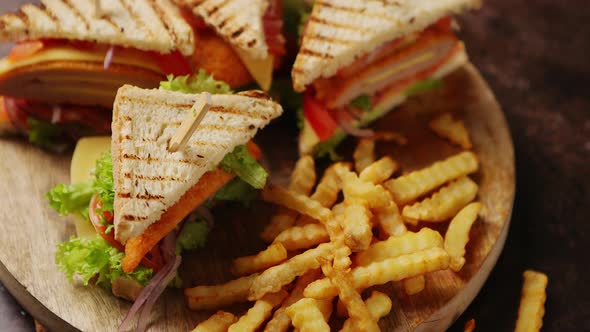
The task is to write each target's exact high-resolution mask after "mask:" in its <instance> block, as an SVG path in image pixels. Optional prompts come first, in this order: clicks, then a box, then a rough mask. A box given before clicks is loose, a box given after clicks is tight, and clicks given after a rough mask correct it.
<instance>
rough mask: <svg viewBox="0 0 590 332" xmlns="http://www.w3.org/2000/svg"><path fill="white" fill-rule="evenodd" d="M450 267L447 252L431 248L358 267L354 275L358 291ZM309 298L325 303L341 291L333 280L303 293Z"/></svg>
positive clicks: (318, 281)
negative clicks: (325, 300) (321, 300)
mask: <svg viewBox="0 0 590 332" xmlns="http://www.w3.org/2000/svg"><path fill="white" fill-rule="evenodd" d="M448 267H449V255H448V254H447V252H446V251H444V249H441V248H431V249H427V250H422V251H418V252H415V253H412V254H408V255H403V256H399V257H395V258H389V259H386V260H384V261H380V262H375V263H371V264H369V265H367V266H358V267H355V268H353V269H352V271H351V272H350V278H351V280H352V283H353V286H354V288H356V289H359V290H361V289H365V288H367V287H370V286H374V285H382V284H385V283H387V282H390V281H400V280H402V279H406V278H411V277H415V276H418V275H422V274H425V273H428V272H434V271H438V270H445V269H447V268H448ZM303 294H304V296H305V297H311V298H316V299H325V298H329V297H332V296H336V295H337V294H338V289H337V288H336V287H335V286H334V285H332V283H331V282H330V280H329V279H327V278H324V279H320V280H317V281H314V282H312V283H311V284H309V286H307V288H305V291H304V292H303Z"/></svg>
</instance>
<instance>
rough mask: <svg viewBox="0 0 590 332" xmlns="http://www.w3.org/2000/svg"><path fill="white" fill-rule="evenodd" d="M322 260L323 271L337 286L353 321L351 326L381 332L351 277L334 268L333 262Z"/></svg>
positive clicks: (359, 329) (358, 329)
mask: <svg viewBox="0 0 590 332" xmlns="http://www.w3.org/2000/svg"><path fill="white" fill-rule="evenodd" d="M320 260H321V261H322V271H323V272H324V274H325V275H326V276H327V277H328V278H329V280H330V281H331V283H332V285H335V286H336V288H337V290H338V297H339V298H340V300H342V302H343V303H344V305H345V306H346V310H347V311H348V314H349V316H350V320H351V321H352V323H351V324H353V325H355V327H356V330H357V331H380V329H379V325H377V320H376V319H374V318H373V317H372V316H371V312H370V311H369V308H368V307H367V305H366V303H365V302H363V298H362V297H361V294H360V293H359V292H358V291H357V290H356V289H355V287H354V286H353V284H352V281H351V279H350V275H348V274H345V273H344V272H342V271H341V270H338V269H334V268H332V266H331V263H332V261H331V260H330V261H329V260H326V259H320Z"/></svg>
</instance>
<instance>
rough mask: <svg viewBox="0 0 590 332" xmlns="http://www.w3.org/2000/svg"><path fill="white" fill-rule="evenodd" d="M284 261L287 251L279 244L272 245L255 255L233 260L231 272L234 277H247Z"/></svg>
mask: <svg viewBox="0 0 590 332" xmlns="http://www.w3.org/2000/svg"><path fill="white" fill-rule="evenodd" d="M285 259H287V249H285V247H284V246H283V245H282V244H281V243H273V244H271V245H270V246H268V248H266V249H265V250H263V251H261V252H259V253H258V254H256V255H253V256H245V257H240V258H236V259H234V261H233V265H232V267H231V272H232V273H233V275H235V276H243V275H248V274H252V273H254V272H258V271H261V270H265V269H267V268H269V267H271V266H275V265H277V264H279V263H281V262H282V261H284V260H285Z"/></svg>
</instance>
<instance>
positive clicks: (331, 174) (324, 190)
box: [311, 163, 351, 208]
mask: <svg viewBox="0 0 590 332" xmlns="http://www.w3.org/2000/svg"><path fill="white" fill-rule="evenodd" d="M350 167H351V166H350V164H348V163H335V164H333V165H332V166H330V167H328V169H327V170H326V172H324V176H323V177H322V179H321V180H320V182H319V183H318V185H317V187H316V189H315V191H314V193H313V194H312V195H311V199H313V200H315V201H318V202H319V203H320V204H321V205H322V206H324V207H327V208H329V207H331V206H332V205H334V203H336V200H337V199H338V193H339V192H340V190H341V189H342V181H341V180H340V175H339V174H341V173H343V172H347V171H350Z"/></svg>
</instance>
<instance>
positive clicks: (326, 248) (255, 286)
mask: <svg viewBox="0 0 590 332" xmlns="http://www.w3.org/2000/svg"><path fill="white" fill-rule="evenodd" d="M334 248H335V246H334V244H332V243H323V244H320V245H319V246H317V247H316V248H313V249H309V250H307V251H305V252H303V253H301V254H299V255H297V256H293V257H291V258H290V259H289V260H287V261H286V262H283V263H281V264H279V265H276V266H273V267H271V268H269V269H267V270H265V271H264V272H262V273H261V274H260V275H259V276H257V277H256V278H255V279H254V282H253V283H252V286H251V287H250V294H249V295H248V299H250V300H251V301H252V300H258V299H260V298H261V297H262V296H264V295H265V294H267V293H274V292H278V291H279V290H280V289H281V288H283V286H285V285H287V284H289V283H291V282H292V281H293V280H294V279H295V278H296V277H298V276H301V275H303V274H305V273H306V272H307V271H309V270H313V269H317V268H319V267H320V263H319V262H318V260H317V259H318V257H324V256H327V255H330V254H331V253H332V251H333V250H334Z"/></svg>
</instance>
